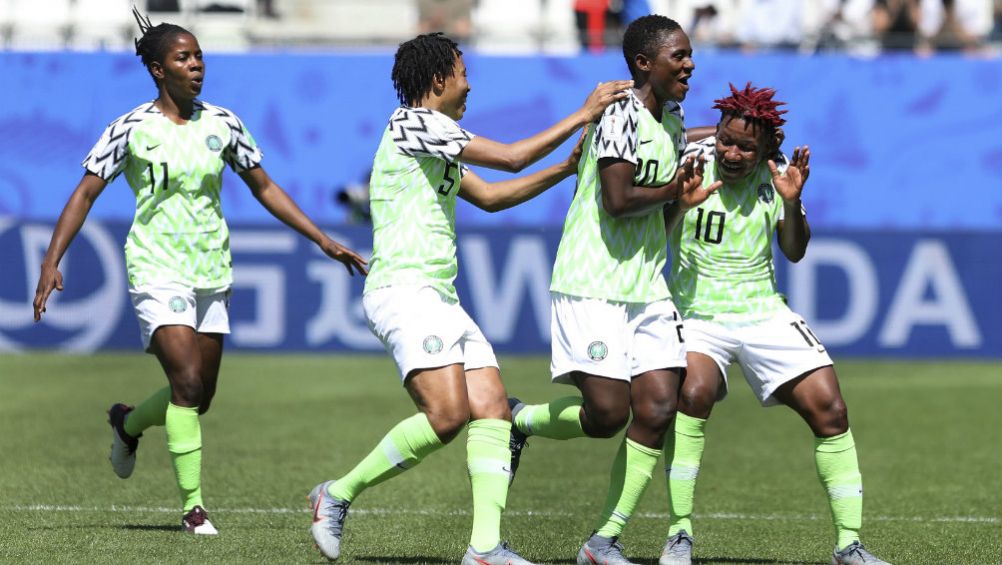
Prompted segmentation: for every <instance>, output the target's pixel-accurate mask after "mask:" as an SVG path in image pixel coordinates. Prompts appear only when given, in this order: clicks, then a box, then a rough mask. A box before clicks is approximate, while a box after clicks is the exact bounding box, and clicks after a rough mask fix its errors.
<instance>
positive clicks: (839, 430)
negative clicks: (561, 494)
mask: <svg viewBox="0 0 1002 565" xmlns="http://www.w3.org/2000/svg"><path fill="white" fill-rule="evenodd" d="M774 95H775V91H774V90H773V89H770V88H755V87H753V86H752V85H751V84H750V83H749V84H748V85H747V86H745V88H743V89H740V90H739V89H737V88H735V87H734V86H733V85H732V86H731V94H730V96H728V97H725V98H722V99H720V100H717V101H716V104H715V105H714V106H713V107H714V108H716V109H719V110H720V121H719V123H718V124H717V129H716V135H715V136H714V137H708V138H706V139H704V140H702V141H700V142H697V143H693V144H690V145H689V147H688V149H687V153H688V154H690V155H694V156H695V155H701V156H703V157H704V158H705V159H706V160H707V167H706V171H707V174H706V177H705V178H704V180H703V182H704V183H710V182H713V181H715V180H719V181H722V182H723V186H722V187H721V188H720V189H719V190H717V191H716V192H715V193H714V194H712V195H710V197H709V198H707V199H706V201H705V202H703V203H701V204H699V205H698V206H696V207H695V208H694V209H692V210H687V208H686V207H685V206H684V204H681V203H676V204H674V205H672V206H670V207H669V208H668V209H667V210H666V224H667V226H668V230H669V232H670V236H669V243H670V246H671V250H672V265H671V276H670V278H669V286H670V287H671V293H672V297H674V299H675V304H676V305H677V306H678V308H679V311H680V312H681V313H682V317H683V319H684V320H685V330H684V331H685V340H686V348H687V350H688V352H687V355H686V360H687V362H688V367H687V369H686V376H685V379H684V381H683V382H682V388H681V391H680V392H679V405H678V414H677V415H676V419H675V431H674V434H669V436H668V438H667V440H666V441H665V448H664V452H665V471H666V476H667V481H668V504H669V508H670V514H671V518H670V523H669V529H668V536H669V537H668V541H667V542H666V544H665V547H664V550H663V551H662V555H661V559H660V560H659V562H658V563H659V565H690V564H691V563H692V547H693V527H692V519H691V515H692V508H693V494H694V491H695V487H696V477H697V475H698V474H699V465H700V460H701V458H702V454H703V448H704V445H705V439H704V431H705V428H706V422H707V419H708V418H709V417H710V411H711V410H712V408H713V405H714V403H715V402H716V401H717V400H719V399H722V398H723V397H724V396H725V395H726V394H727V388H728V382H727V367H728V366H729V365H730V364H731V363H733V362H737V363H738V364H739V365H740V366H741V370H742V372H743V373H744V376H745V379H746V380H747V381H748V384H750V385H751V387H752V389H753V390H754V392H755V394H756V396H757V397H758V399H759V401H760V402H761V403H762V405H764V406H770V405H775V404H785V405H787V406H789V407H791V408H793V409H794V410H795V411H796V412H797V413H798V414H800V416H801V417H802V418H803V419H804V420H805V421H806V422H807V424H808V426H810V428H811V431H812V432H813V433H814V436H815V441H814V444H815V449H814V459H815V463H816V465H817V471H818V477H819V478H820V479H821V483H822V485H823V486H824V488H825V491H826V493H827V495H828V501H829V505H830V507H831V512H832V518H833V521H834V523H835V529H836V534H837V538H836V545H835V551H834V552H833V554H832V558H831V562H832V564H833V565H864V564H865V565H886V563H885V562H884V561H881V560H880V559H878V558H876V557H874V556H873V555H872V554H870V553H869V552H867V551H866V550H865V549H864V548H863V546H862V545H861V544H860V541H859V539H860V538H859V529H860V526H861V522H862V510H863V487H862V479H861V477H860V474H859V464H858V462H857V459H856V448H855V444H854V442H853V438H852V432H851V431H850V430H849V420H848V416H847V412H846V406H845V401H844V400H843V399H842V394H841V392H840V391H839V385H838V378H837V377H836V375H835V369H834V367H833V366H832V360H831V358H830V357H829V356H828V353H827V352H826V351H825V348H824V346H823V345H822V344H821V342H820V341H819V340H818V338H817V336H816V335H814V333H813V332H812V331H811V329H810V328H809V327H808V326H807V324H806V323H804V320H803V319H802V318H801V317H800V316H799V315H797V314H796V313H794V312H792V311H791V310H790V309H789V307H787V305H786V301H785V299H784V297H783V296H782V295H781V294H780V293H779V291H778V290H777V288H776V279H775V275H774V273H775V269H774V266H773V256H772V239H773V236H774V235H773V234H776V237H777V238H778V241H779V248H780V249H781V250H782V252H783V254H784V255H786V257H787V258H788V259H789V260H790V261H793V262H797V261H799V260H800V259H801V258H803V256H804V254H805V252H806V251H807V243H808V241H809V240H810V228H809V226H808V224H807V216H806V212H805V211H804V209H803V207H802V206H801V202H800V195H801V193H802V191H803V188H804V183H805V182H806V181H807V177H808V175H809V174H810V166H809V161H810V156H811V153H810V149H809V148H808V147H806V146H804V147H797V148H796V149H794V151H793V156H792V159H791V160H790V161H789V162H787V160H786V159H785V157H783V155H782V154H780V153H778V150H779V145H780V142H781V132H780V130H779V127H780V126H781V125H783V123H785V120H784V119H783V118H782V115H783V114H784V113H786V110H779V109H778V108H779V107H780V106H782V105H784V103H783V102H779V101H778V100H775V99H774V98H773V97H774Z"/></svg>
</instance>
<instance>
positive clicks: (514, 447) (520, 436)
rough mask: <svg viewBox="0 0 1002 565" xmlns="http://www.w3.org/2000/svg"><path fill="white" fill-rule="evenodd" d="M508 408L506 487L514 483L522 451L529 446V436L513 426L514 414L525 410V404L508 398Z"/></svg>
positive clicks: (512, 397)
mask: <svg viewBox="0 0 1002 565" xmlns="http://www.w3.org/2000/svg"><path fill="white" fill-rule="evenodd" d="M508 407H509V408H511V436H510V437H509V438H508V449H509V450H510V451H511V472H510V473H509V474H508V485H511V484H512V483H513V482H515V472H516V471H518V464H519V462H520V461H521V459H522V449H524V448H525V446H526V445H528V444H529V436H527V435H525V433H523V432H522V430H520V429H518V426H516V425H515V414H518V413H519V412H520V411H521V410H522V409H523V408H525V403H523V402H522V401H521V400H519V399H517V398H515V397H514V396H509V397H508Z"/></svg>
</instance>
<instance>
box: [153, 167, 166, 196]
mask: <svg viewBox="0 0 1002 565" xmlns="http://www.w3.org/2000/svg"><path fill="white" fill-rule="evenodd" d="M160 167H161V168H162V169H163V173H164V178H163V183H162V184H163V189H164V190H167V187H168V186H169V185H168V184H167V179H168V174H167V163H166V162H161V163H160ZM149 168H150V194H153V193H154V192H156V188H157V177H155V176H154V175H153V163H152V162H150V163H149Z"/></svg>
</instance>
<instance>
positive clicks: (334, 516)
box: [310, 481, 351, 561]
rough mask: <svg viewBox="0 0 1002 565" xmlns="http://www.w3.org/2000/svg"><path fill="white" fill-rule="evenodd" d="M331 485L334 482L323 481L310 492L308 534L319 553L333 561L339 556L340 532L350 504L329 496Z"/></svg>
mask: <svg viewBox="0 0 1002 565" xmlns="http://www.w3.org/2000/svg"><path fill="white" fill-rule="evenodd" d="M332 484H334V481H324V482H322V483H320V484H319V485H317V486H315V487H313V490H311V491H310V507H311V508H313V524H312V525H311V526H310V533H311V534H313V541H315V542H316V544H317V548H318V549H319V550H320V553H322V554H323V555H324V557H326V558H327V559H330V560H331V561H334V560H335V559H337V558H338V557H339V556H340V555H341V532H342V531H343V530H344V521H345V519H346V518H347V517H348V505H350V504H351V503H350V502H348V501H347V500H341V499H340V498H334V497H333V496H331V495H330V494H329V493H328V492H327V487H329V486H330V485H332Z"/></svg>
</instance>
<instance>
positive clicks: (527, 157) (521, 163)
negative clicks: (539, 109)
mask: <svg viewBox="0 0 1002 565" xmlns="http://www.w3.org/2000/svg"><path fill="white" fill-rule="evenodd" d="M632 86H633V81H632V80H617V81H612V82H604V83H599V85H598V86H597V87H596V88H595V90H594V91H592V93H591V95H589V96H588V99H587V100H585V103H584V105H583V106H581V108H579V109H578V110H577V111H576V112H574V113H573V114H571V115H569V116H567V117H566V118H564V119H562V120H560V121H559V122H557V123H556V124H554V125H552V126H550V127H549V128H548V129H546V130H544V131H542V132H540V133H537V134H536V135H534V136H532V137H528V138H526V139H522V140H520V141H516V142H514V143H500V142H497V141H492V140H490V139H487V138H486V137H481V136H477V137H474V138H473V139H472V140H471V141H470V142H469V143H468V144H467V145H466V148H465V149H463V152H462V154H461V156H460V159H461V160H462V161H463V162H464V163H469V164H472V165H479V166H481V167H488V168H491V169H500V170H502V171H508V172H512V173H517V172H519V171H521V170H522V169H524V168H526V167H528V166H529V165H531V164H533V163H535V162H536V161H538V160H540V159H542V158H543V157H545V156H546V155H548V154H549V153H550V152H551V151H553V150H554V149H556V148H557V147H559V146H560V144H561V143H563V142H564V141H566V140H567V138H568V137H570V136H571V134H573V133H574V132H575V131H577V130H578V128H581V127H584V126H585V125H587V124H589V123H591V122H594V121H595V120H597V119H598V118H599V117H601V115H602V112H604V111H605V109H606V107H608V106H609V104H612V103H613V102H615V101H616V100H622V99H623V98H626V97H627V96H629V92H627V89H629V88H630V87H632Z"/></svg>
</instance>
